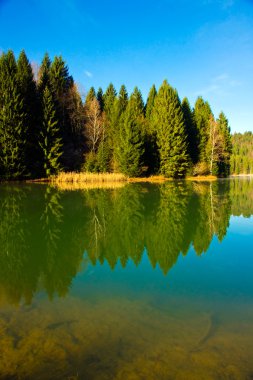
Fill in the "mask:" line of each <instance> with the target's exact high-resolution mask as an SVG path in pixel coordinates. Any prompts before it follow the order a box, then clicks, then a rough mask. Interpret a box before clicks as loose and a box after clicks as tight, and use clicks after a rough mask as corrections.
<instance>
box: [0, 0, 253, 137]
mask: <svg viewBox="0 0 253 380" xmlns="http://www.w3.org/2000/svg"><path fill="white" fill-rule="evenodd" d="M7 49H12V50H13V51H14V52H15V54H16V55H18V54H19V52H20V50H22V49H25V51H26V53H27V55H28V57H29V59H30V60H31V61H33V62H38V63H39V62H40V61H41V59H42V57H43V55H44V53H45V51H47V52H48V53H49V54H50V56H52V57H53V56H54V55H59V54H61V55H62V56H63V58H64V59H65V60H66V62H67V64H68V66H69V70H70V73H71V74H72V75H73V76H74V79H75V80H76V82H78V84H79V85H80V89H81V91H82V92H83V93H85V91H87V90H88V89H89V88H90V86H94V87H95V88H98V87H99V86H101V87H102V88H103V89H105V88H106V87H107V86H108V84H109V82H112V83H113V84H114V85H115V87H116V89H119V87H120V85H121V84H122V83H124V84H125V85H126V86H127V88H128V91H129V92H131V91H132V90H133V87H134V86H135V85H137V86H138V87H139V88H140V89H141V91H142V94H143V97H144V99H145V98H146V96H147V93H148V91H149V89H150V87H151V85H152V84H153V83H154V84H156V86H157V87H159V85H160V84H161V83H162V81H163V79H165V78H167V79H168V81H169V83H170V84H171V85H172V86H174V87H176V88H177V90H178V92H179V96H180V97H181V98H183V97H184V96H187V97H188V98H189V100H190V102H191V104H192V105H194V102H195V100H196V97H197V96H198V95H202V96H203V98H204V99H206V100H208V101H209V103H210V104H211V107H212V109H213V111H214V113H215V116H218V113H219V112H220V110H223V111H224V112H225V114H226V116H227V117H228V119H229V122H230V126H231V129H232V131H233V132H235V131H238V132H243V131H245V130H251V131H253V122H252V114H253V100H252V99H253V0H152V1H151V0H146V1H144V0H135V1H134V0H123V1H120V0H104V1H102V0H97V1H96V0H92V1H86V0H58V1H57V0H0V50H2V51H6V50H7Z"/></svg>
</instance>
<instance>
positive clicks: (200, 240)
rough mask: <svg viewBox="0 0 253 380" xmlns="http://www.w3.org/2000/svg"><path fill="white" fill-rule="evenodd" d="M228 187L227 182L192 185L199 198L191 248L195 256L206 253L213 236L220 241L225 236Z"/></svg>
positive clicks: (228, 199)
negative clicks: (195, 253)
mask: <svg viewBox="0 0 253 380" xmlns="http://www.w3.org/2000/svg"><path fill="white" fill-rule="evenodd" d="M228 186H229V182H223V183H222V182H211V183H210V184H207V183H206V184H205V183H202V184H199V183H198V184H196V183H195V184H194V190H195V191H196V193H197V194H198V198H199V208H198V214H197V215H196V217H195V223H196V227H195V228H196V230H195V234H194V237H193V246H194V249H195V251H196V252H197V254H201V253H202V252H206V251H207V249H208V247H209V245H210V243H211V241H212V238H213V236H214V235H216V236H217V237H218V239H219V240H220V241H221V240H222V239H223V238H224V236H225V235H226V231H227V227H228V225H229V217H230V209H231V202H230V197H229V192H228Z"/></svg>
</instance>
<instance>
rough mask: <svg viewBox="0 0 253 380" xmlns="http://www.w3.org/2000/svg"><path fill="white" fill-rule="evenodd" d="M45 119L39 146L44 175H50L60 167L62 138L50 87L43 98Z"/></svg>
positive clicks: (45, 90)
mask: <svg viewBox="0 0 253 380" xmlns="http://www.w3.org/2000/svg"><path fill="white" fill-rule="evenodd" d="M42 108H43V119H42V125H41V131H40V135H39V146H40V148H41V152H42V156H43V175H45V176H47V177H48V176H50V175H52V174H55V173H57V172H58V171H59V170H60V168H61V165H60V157H61V155H62V140H61V138H60V133H59V125H58V120H57V118H56V109H55V105H54V99H53V96H52V93H51V91H50V90H49V88H48V87H46V88H45V89H44V92H43V98H42Z"/></svg>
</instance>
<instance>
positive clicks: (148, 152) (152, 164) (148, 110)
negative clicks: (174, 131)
mask: <svg viewBox="0 0 253 380" xmlns="http://www.w3.org/2000/svg"><path fill="white" fill-rule="evenodd" d="M156 95H157V90H156V87H155V85H153V86H152V87H151V89H150V91H149V94H148V98H147V103H146V105H145V116H146V133H145V137H144V140H145V156H144V163H145V166H147V168H148V173H149V174H151V173H155V172H157V171H158V169H159V152H158V147H157V142H156V132H155V131H154V130H153V129H152V121H151V114H152V110H153V107H154V102H155V98H156Z"/></svg>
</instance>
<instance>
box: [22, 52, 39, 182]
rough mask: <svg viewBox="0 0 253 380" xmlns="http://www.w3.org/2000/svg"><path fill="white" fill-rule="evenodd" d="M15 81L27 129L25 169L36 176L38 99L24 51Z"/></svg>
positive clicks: (37, 158) (37, 159)
mask: <svg viewBox="0 0 253 380" xmlns="http://www.w3.org/2000/svg"><path fill="white" fill-rule="evenodd" d="M17 81H18V84H19V87H20V92H21V95H22V98H23V110H24V115H25V120H24V122H25V125H26V127H27V148H26V152H25V153H26V167H27V170H28V171H29V173H30V174H37V175H38V174H39V173H38V165H39V163H38V161H39V159H40V156H39V153H38V144H37V136H38V133H39V99H38V93H37V88H36V83H35V80H34V76H33V71H32V67H31V64H30V62H29V61H28V59H27V56H26V54H25V52H24V50H23V51H22V52H21V53H20V55H19V58H18V60H17Z"/></svg>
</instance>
